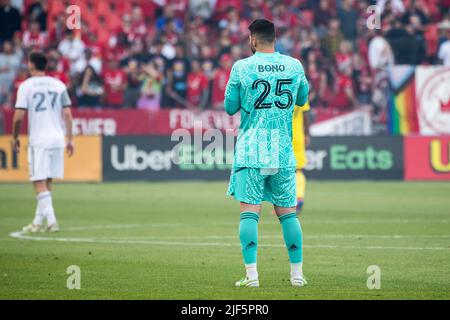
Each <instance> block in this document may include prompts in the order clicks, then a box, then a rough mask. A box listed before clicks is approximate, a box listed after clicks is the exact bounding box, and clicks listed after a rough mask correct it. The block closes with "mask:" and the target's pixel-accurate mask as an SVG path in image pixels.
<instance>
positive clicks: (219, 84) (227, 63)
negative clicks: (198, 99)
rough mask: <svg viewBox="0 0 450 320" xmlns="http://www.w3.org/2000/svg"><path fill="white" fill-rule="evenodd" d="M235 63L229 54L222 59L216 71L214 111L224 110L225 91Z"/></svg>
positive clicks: (213, 93) (213, 88)
mask: <svg viewBox="0 0 450 320" xmlns="http://www.w3.org/2000/svg"><path fill="white" fill-rule="evenodd" d="M232 64H233V61H232V60H231V57H230V56H229V55H228V54H224V55H223V56H222V58H221V59H220V68H219V69H217V70H216V72H215V74H214V79H213V87H212V106H213V108H214V109H222V108H223V100H224V98H225V89H226V87H227V83H228V79H229V78H230V72H231V66H232Z"/></svg>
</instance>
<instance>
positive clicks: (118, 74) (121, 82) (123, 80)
mask: <svg viewBox="0 0 450 320" xmlns="http://www.w3.org/2000/svg"><path fill="white" fill-rule="evenodd" d="M102 78H103V81H104V86H105V99H104V102H105V104H106V105H107V106H108V107H112V108H119V107H121V106H122V105H123V103H124V94H125V89H126V87H127V75H126V73H125V71H123V70H121V69H119V63H118V60H117V59H116V58H115V57H112V56H111V57H109V61H108V64H107V66H106V68H105V70H104V71H103V75H102Z"/></svg>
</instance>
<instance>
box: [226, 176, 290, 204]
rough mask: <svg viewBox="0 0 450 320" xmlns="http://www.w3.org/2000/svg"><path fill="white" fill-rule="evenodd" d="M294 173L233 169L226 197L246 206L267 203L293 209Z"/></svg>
mask: <svg viewBox="0 0 450 320" xmlns="http://www.w3.org/2000/svg"><path fill="white" fill-rule="evenodd" d="M295 171H296V169H295V168H283V169H260V168H233V171H232V172H231V178H230V184H229V186H228V192H227V195H229V196H234V198H235V199H236V200H237V201H240V202H244V203H248V204H255V205H259V204H261V203H262V202H263V201H267V202H270V203H272V204H274V205H276V206H278V207H283V208H293V207H295V206H296V205H297V196H296V180H295Z"/></svg>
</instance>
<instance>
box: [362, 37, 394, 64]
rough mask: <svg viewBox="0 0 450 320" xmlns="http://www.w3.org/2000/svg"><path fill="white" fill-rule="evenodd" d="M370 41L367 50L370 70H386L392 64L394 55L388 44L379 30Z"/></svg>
mask: <svg viewBox="0 0 450 320" xmlns="http://www.w3.org/2000/svg"><path fill="white" fill-rule="evenodd" d="M375 32H376V36H375V37H374V38H372V40H370V43H369V48H368V56H369V64H370V67H371V68H372V70H376V69H381V68H387V67H389V66H391V65H393V64H394V54H393V53H392V49H391V46H390V45H389V42H387V41H386V39H385V38H384V37H383V35H382V33H381V30H376V31H375Z"/></svg>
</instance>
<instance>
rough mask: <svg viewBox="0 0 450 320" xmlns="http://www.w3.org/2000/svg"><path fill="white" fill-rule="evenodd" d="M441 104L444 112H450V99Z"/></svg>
mask: <svg viewBox="0 0 450 320" xmlns="http://www.w3.org/2000/svg"><path fill="white" fill-rule="evenodd" d="M439 102H440V105H441V111H442V112H450V98H449V99H448V100H447V102H443V101H442V100H441V101H439Z"/></svg>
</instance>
